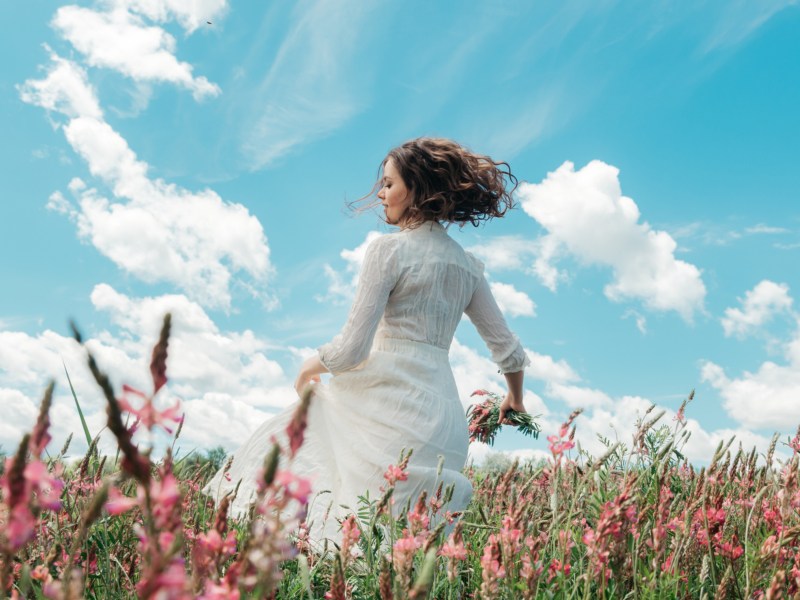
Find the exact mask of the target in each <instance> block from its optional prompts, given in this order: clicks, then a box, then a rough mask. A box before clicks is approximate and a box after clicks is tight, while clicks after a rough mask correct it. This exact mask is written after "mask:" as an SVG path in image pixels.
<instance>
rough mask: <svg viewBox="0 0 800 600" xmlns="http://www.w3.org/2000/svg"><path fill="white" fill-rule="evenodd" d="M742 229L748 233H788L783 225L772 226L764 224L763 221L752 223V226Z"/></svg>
mask: <svg viewBox="0 0 800 600" xmlns="http://www.w3.org/2000/svg"><path fill="white" fill-rule="evenodd" d="M744 231H745V233H750V234H758V233H763V234H766V235H779V234H782V233H789V230H788V229H786V228H785V227H772V226H771V225H765V224H764V223H759V224H758V225H753V226H752V227H748V228H746V229H745V230H744Z"/></svg>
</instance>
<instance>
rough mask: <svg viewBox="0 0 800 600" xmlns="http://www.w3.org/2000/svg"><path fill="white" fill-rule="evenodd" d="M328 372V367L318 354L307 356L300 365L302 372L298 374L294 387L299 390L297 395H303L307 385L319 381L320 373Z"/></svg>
mask: <svg viewBox="0 0 800 600" xmlns="http://www.w3.org/2000/svg"><path fill="white" fill-rule="evenodd" d="M327 372H328V369H327V368H325V365H323V364H322V362H321V361H320V360H319V356H318V355H316V354H315V355H314V356H310V357H309V358H307V359H306V360H305V361H304V362H303V365H302V366H301V367H300V372H299V373H298V374H297V379H295V381H294V389H295V390H296V391H297V395H298V396H300V395H302V394H303V390H304V389H306V386H308V385H311V384H312V383H319V375H320V373H327Z"/></svg>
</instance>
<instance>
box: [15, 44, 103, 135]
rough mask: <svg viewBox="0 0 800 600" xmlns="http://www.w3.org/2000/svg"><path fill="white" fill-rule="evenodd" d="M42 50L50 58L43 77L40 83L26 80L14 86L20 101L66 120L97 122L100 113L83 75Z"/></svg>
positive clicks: (98, 105)
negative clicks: (59, 115) (63, 116)
mask: <svg viewBox="0 0 800 600" xmlns="http://www.w3.org/2000/svg"><path fill="white" fill-rule="evenodd" d="M45 49H46V50H47V51H48V52H49V54H50V67H49V68H48V70H47V75H46V76H45V77H44V79H29V80H28V81H26V82H25V83H24V84H23V85H21V86H18V90H19V93H20V97H21V98H22V100H23V101H24V102H27V103H29V104H36V105H38V106H41V107H42V108H44V109H45V110H47V111H51V112H58V113H62V114H64V115H66V116H67V117H69V118H75V117H81V116H85V117H91V118H94V119H101V118H102V117H103V111H102V110H101V109H100V103H99V102H98V101H97V95H96V93H95V91H94V89H93V88H92V86H91V85H90V83H89V80H88V78H87V77H86V71H85V70H84V69H82V68H80V67H79V66H78V65H77V64H76V63H74V62H72V61H70V60H66V59H63V58H61V57H60V56H58V55H57V54H56V53H55V52H53V51H52V50H50V48H49V47H48V46H45Z"/></svg>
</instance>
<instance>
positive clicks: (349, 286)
mask: <svg viewBox="0 0 800 600" xmlns="http://www.w3.org/2000/svg"><path fill="white" fill-rule="evenodd" d="M382 235H383V234H382V233H381V232H379V231H370V232H369V233H367V236H366V237H365V238H364V241H363V242H361V244H359V245H358V246H356V247H355V248H353V249H352V250H349V249H347V248H345V249H344V250H342V251H341V252H340V253H339V256H341V257H342V258H343V259H344V261H345V268H344V269H343V270H342V271H337V270H336V269H334V268H333V267H331V266H330V265H328V264H326V265H325V266H324V269H325V276H326V277H327V278H328V282H329V283H328V292H327V293H326V294H325V295H324V296H317V297H316V298H315V299H316V300H317V302H336V303H347V302H349V301H351V300H352V299H353V295H354V294H355V292H356V286H357V285H358V274H359V273H360V271H361V265H363V264H364V256H366V254H367V247H368V246H369V245H370V244H371V243H372V242H373V241H374V240H376V239H378V238H379V237H381V236H382Z"/></svg>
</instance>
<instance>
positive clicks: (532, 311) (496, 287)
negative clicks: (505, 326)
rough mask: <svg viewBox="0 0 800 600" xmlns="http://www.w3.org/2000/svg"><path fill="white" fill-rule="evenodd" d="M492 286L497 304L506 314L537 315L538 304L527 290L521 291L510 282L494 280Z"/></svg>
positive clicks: (519, 315) (513, 315) (516, 315)
mask: <svg viewBox="0 0 800 600" xmlns="http://www.w3.org/2000/svg"><path fill="white" fill-rule="evenodd" d="M490 287H491V289H492V295H493V296H494V298H495V300H497V305H498V306H499V307H500V310H501V311H502V312H503V313H504V314H507V315H509V316H512V317H533V316H535V315H536V304H535V303H534V302H533V300H531V299H530V296H528V294H526V293H525V292H520V291H519V290H518V289H517V288H515V287H514V286H513V285H511V284H509V283H500V282H492V283H491V284H490Z"/></svg>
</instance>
